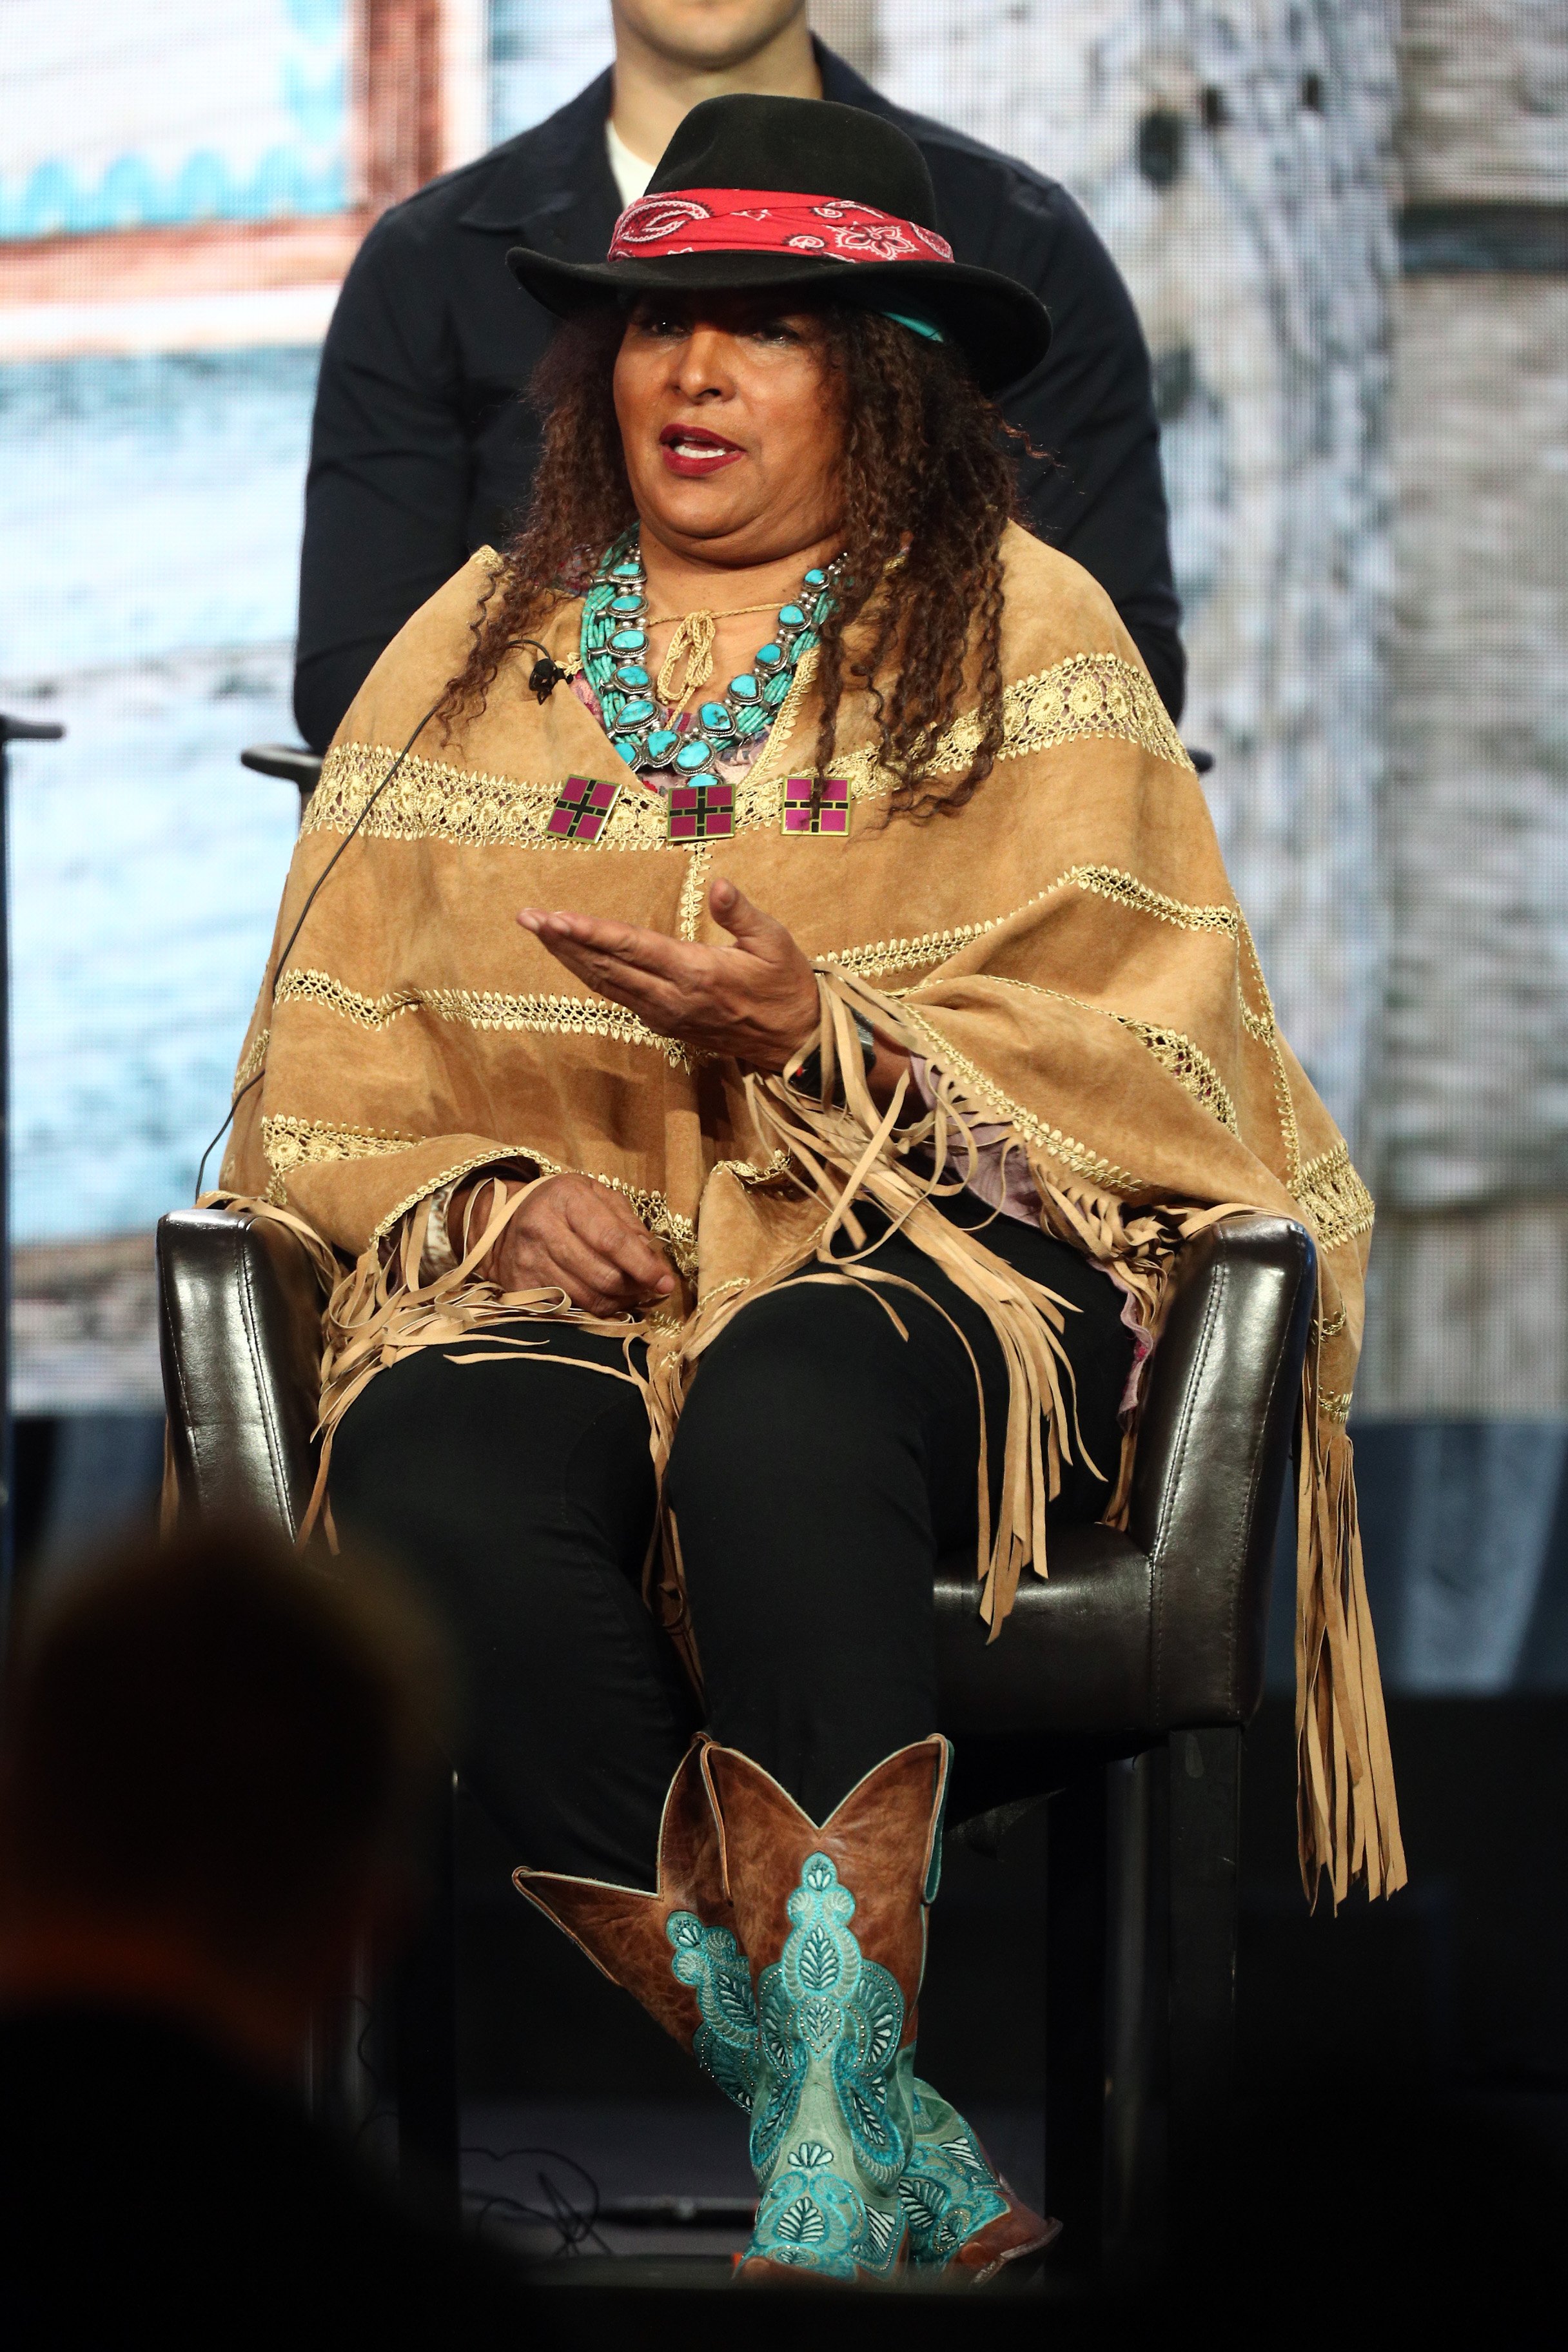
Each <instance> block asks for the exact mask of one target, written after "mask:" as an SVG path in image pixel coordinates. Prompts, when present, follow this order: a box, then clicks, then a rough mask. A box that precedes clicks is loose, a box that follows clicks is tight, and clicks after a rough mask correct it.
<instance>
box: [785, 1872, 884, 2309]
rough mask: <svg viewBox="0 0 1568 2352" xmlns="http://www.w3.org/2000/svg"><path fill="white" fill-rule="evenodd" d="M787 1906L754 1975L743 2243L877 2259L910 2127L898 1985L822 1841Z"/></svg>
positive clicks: (812, 2256) (808, 2264) (789, 2258)
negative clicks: (754, 2201)
mask: <svg viewBox="0 0 1568 2352" xmlns="http://www.w3.org/2000/svg"><path fill="white" fill-rule="evenodd" d="M785 1909H786V1911H787V1913H788V1916H789V1918H790V1921H791V1932H790V1934H789V1936H788V1937H787V1939H786V1940H785V1943H784V1950H783V1952H782V1953H781V1954H780V1956H779V1958H778V1959H777V1960H776V1961H775V1962H774V1963H773V1967H772V1968H770V1969H764V1971H763V1978H762V1981H761V1983H760V1984H759V1986H758V1988H757V1995H758V1998H757V2011H758V2028H759V2031H758V2043H757V2076H756V2097H755V2100H754V2102H753V2105H752V2164H753V2165H754V2166H755V2168H756V2172H757V2178H758V2180H759V2181H760V2182H761V2183H763V2197H762V2202H761V2204H760V2205H759V2207H758V2209H757V2226H756V2231H755V2233H754V2235H753V2237H752V2242H751V2245H750V2246H749V2247H748V2248H747V2254H748V2256H758V2255H760V2256H763V2257H765V2258H766V2259H767V2260H768V2261H770V2262H779V2263H795V2264H798V2265H800V2266H802V2267H804V2268H809V2269H811V2270H813V2271H816V2272H818V2273H822V2274H824V2275H826V2276H828V2277H833V2278H852V2277H853V2276H854V2275H855V2272H856V2270H857V2268H860V2269H864V2270H868V2271H872V2272H878V2273H882V2272H887V2271H889V2270H891V2269H892V2267H893V2265H894V2264H895V2263H896V2262H897V2260H898V2258H899V2255H900V2252H901V2250H902V2246H903V2242H904V2236H905V2224H904V2217H903V2212H902V2210H901V2208H900V2201H899V2197H898V2184H899V2179H900V2174H901V2173H902V2172H903V2169H904V2167H905V2164H906V2162H907V2161H908V2158H909V2153H910V2139H911V2126H910V2100H909V2091H908V2086H907V2081H906V2076H907V2073H908V2069H907V2067H900V2063H899V2042H900V2036H901V2035H902V2032H903V2025H904V2000H903V1995H902V1993H901V1992H900V1990H899V1985H898V1979H896V1978H895V1977H893V1976H891V1975H889V1972H888V1970H887V1969H884V1968H879V1966H878V1965H877V1963H876V1962H875V1961H874V1960H868V1959H867V1958H865V1956H864V1955H863V1953H862V1952H861V1949H860V1947H859V1945H858V1943H857V1942H856V1940H855V1937H854V1936H853V1935H852V1934H851V1933H850V1930H849V1922H850V1920H851V1919H852V1918H853V1917H854V1916H855V1897H854V1896H853V1895H851V1894H850V1892H849V1890H848V1888H847V1886H841V1885H839V1882H838V1873H837V1870H836V1869H835V1868H834V1865H833V1864H832V1862H831V1861H830V1860H829V1859H828V1857H827V1855H826V1854H825V1853H814V1854H810V1855H808V1856H807V1858H806V1860H805V1864H804V1866H803V1868H802V1870H801V1874H800V1884H799V1885H798V1886H797V1887H796V1888H795V1892H794V1894H792V1895H790V1897H789V1900H788V1902H787V1904H786V1905H785ZM797 2133H799V2134H800V2137H798V2138H795V2135H796V2134H797ZM786 2140H793V2141H794V2145H793V2146H792V2147H790V2148H789V2149H788V2152H787V2153H782V2151H783V2150H784V2144H785V2142H786ZM770 2176H771V2177H770Z"/></svg>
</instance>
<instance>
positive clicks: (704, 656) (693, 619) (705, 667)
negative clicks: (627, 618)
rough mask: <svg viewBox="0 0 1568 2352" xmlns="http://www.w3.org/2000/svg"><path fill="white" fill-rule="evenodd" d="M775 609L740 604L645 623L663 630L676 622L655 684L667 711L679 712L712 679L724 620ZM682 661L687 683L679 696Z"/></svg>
mask: <svg viewBox="0 0 1568 2352" xmlns="http://www.w3.org/2000/svg"><path fill="white" fill-rule="evenodd" d="M776 610H777V607H776V606H775V605H773V604H737V605H736V606H735V608H734V610H733V611H732V612H729V613H706V612H697V613H682V614H679V615H677V614H673V613H667V614H665V615H664V617H663V619H662V620H658V621H648V622H646V623H645V624H644V626H645V627H647V628H649V629H662V628H664V627H666V626H667V625H668V623H669V622H670V621H672V620H673V621H674V622H675V635H674V636H672V637H671V639H670V641H669V651H668V653H667V654H666V656H665V657H664V659H663V661H662V662H661V663H660V664H659V671H658V679H657V680H656V682H655V685H654V692H655V694H656V695H657V696H658V699H659V701H660V702H662V703H663V705H664V707H665V709H667V710H678V709H679V708H680V706H681V704H682V703H683V702H686V701H688V700H689V698H690V697H691V696H692V695H694V694H695V693H696V692H697V690H698V688H699V687H703V686H706V685H707V683H708V681H709V679H710V677H712V675H713V640H714V638H715V636H716V635H718V628H719V623H720V622H721V621H738V620H739V619H740V617H741V615H742V614H743V613H772V612H774V611H776ZM683 662H684V664H685V666H686V681H685V684H684V685H683V686H681V688H680V690H679V693H677V691H676V681H677V677H678V674H679V669H680V666H681V664H682V663H683Z"/></svg>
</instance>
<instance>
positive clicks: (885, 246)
mask: <svg viewBox="0 0 1568 2352" xmlns="http://www.w3.org/2000/svg"><path fill="white" fill-rule="evenodd" d="M742 252H745V253H803V254H810V255H813V256H815V257H818V258H820V259H821V260H824V261H951V260H952V246H951V245H949V243H948V241H947V239H946V237H944V236H938V235H937V233H936V231H935V229H933V228H922V227H921V225H920V223H919V221H909V220H900V218H899V217H898V215H897V214H896V213H884V212H879V210H878V208H877V206H876V205H858V204H854V203H852V202H851V201H850V200H849V198H848V197H847V196H802V195H780V194H778V192H777V191H776V190H774V189H768V188H679V189H677V190H674V191H673V192H672V193H671V194H668V195H666V196H639V197H638V198H637V202H636V203H635V204H631V205H627V206H626V210H625V212H624V213H623V214H622V215H621V216H620V218H619V220H618V221H617V222H616V233H615V236H613V237H612V239H611V241H610V259H611V260H612V261H632V260H652V259H656V258H663V257H667V256H668V255H670V254H672V253H742Z"/></svg>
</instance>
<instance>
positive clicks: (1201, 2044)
mask: <svg viewBox="0 0 1568 2352" xmlns="http://www.w3.org/2000/svg"><path fill="white" fill-rule="evenodd" d="M240 757H241V759H242V761H244V763H245V765H246V766H247V768H251V769H254V770H255V771H256V772H258V773H259V774H262V775H269V776H276V777H278V778H279V780H280V781H282V782H289V783H291V784H293V785H294V786H295V787H296V788H297V790H298V792H299V793H300V808H301V811H302V810H303V808H304V804H305V803H306V802H307V801H308V800H309V798H310V793H311V792H312V791H313V790H314V788H315V785H316V782H317V780H318V778H319V776H320V773H321V759H320V756H319V755H318V754H317V753H315V752H313V751H307V750H306V749H305V748H304V746H303V745H300V744H284V743H263V744H257V745H253V746H252V747H251V748H250V749H249V750H247V751H243V752H242V753H241V754H240ZM1193 758H1194V762H1195V763H1196V764H1197V766H1198V768H1199V770H1200V772H1203V771H1204V770H1205V769H1207V768H1210V767H1212V766H1213V764H1214V762H1213V759H1212V757H1211V755H1210V754H1209V753H1208V752H1206V751H1194V754H1193ZM1316 1265H1317V1262H1316V1255H1315V1251H1314V1246H1313V1243H1312V1239H1311V1236H1310V1234H1308V1233H1307V1232H1306V1230H1305V1228H1304V1227H1302V1226H1300V1225H1298V1224H1293V1223H1289V1222H1288V1221H1287V1220H1285V1219H1283V1218H1276V1217H1262V1216H1247V1217H1231V1218H1227V1219H1226V1221H1225V1222H1224V1223H1222V1224H1219V1225H1217V1226H1215V1227H1214V1228H1213V1229H1212V1230H1211V1231H1210V1232H1209V1233H1207V1234H1204V1235H1203V1236H1202V1237H1201V1239H1199V1240H1198V1241H1196V1242H1194V1244H1192V1245H1191V1246H1190V1247H1189V1248H1188V1249H1187V1250H1186V1251H1185V1253H1184V1256H1183V1259H1182V1262H1181V1265H1180V1268H1179V1271H1178V1275H1177V1279H1176V1288H1175V1295H1174V1297H1173V1301H1172V1305H1171V1309H1170V1315H1169V1318H1168V1321H1167V1324H1166V1328H1165V1331H1164V1333H1163V1337H1162V1339H1161V1342H1160V1345H1159V1348H1158V1349H1157V1350H1156V1351H1155V1355H1154V1358H1153V1360H1152V1364H1151V1366H1150V1374H1149V1389H1148V1395H1147V1398H1146V1400H1145V1405H1144V1413H1143V1422H1142V1435H1141V1438H1140V1443H1139V1449H1138V1460H1137V1467H1136V1472H1135V1475H1134V1479H1133V1486H1132V1499H1131V1514H1130V1517H1129V1521H1128V1528H1127V1532H1126V1533H1125V1534H1124V1535H1122V1534H1118V1533H1115V1532H1113V1531H1112V1530H1111V1529H1110V1528H1078V1529H1073V1530H1070V1531H1068V1532H1066V1533H1064V1534H1061V1535H1058V1536H1056V1537H1055V1538H1053V1540H1052V1544H1051V1554H1050V1574H1049V1577H1048V1579H1047V1580H1045V1581H1044V1582H1042V1581H1041V1580H1039V1579H1038V1578H1037V1577H1033V1576H1026V1578H1025V1579H1024V1581H1023V1583H1022V1586H1021V1587H1020V1590H1019V1593H1018V1598H1017V1602H1016V1607H1015V1609H1014V1612H1013V1615H1012V1618H1011V1619H1010V1621H1009V1622H1008V1624H1007V1627H1006V1629H1005V1633H1004V1634H1003V1636H1002V1638H1001V1640H1000V1641H998V1642H996V1643H987V1642H986V1640H985V1638H984V1627H983V1626H982V1625H981V1623H980V1621H979V1619H978V1617H977V1615H976V1613H975V1584H974V1563H973V1557H972V1556H969V1555H965V1556H964V1557H963V1558H961V1559H950V1560H944V1561H943V1562H942V1564H941V1566H940V1569H939V1571H938V1579H937V1627H938V1642H939V1645H940V1647H939V1658H938V1666H939V1676H940V1685H939V1686H940V1692H941V1707H942V1729H943V1730H944V1731H946V1732H948V1733H949V1734H950V1735H951V1736H952V1738H953V1739H954V1740H955V1742H956V1743H957V1745H958V1752H959V1774H958V1777H957V1778H956V1780H955V1784H954V1797H955V1800H956V1805H955V1813H962V1812H964V1811H967V1813H968V1816H969V1818H968V1819H967V1820H961V1821H960V1822H959V1825H958V1829H957V1832H956V1834H957V1835H959V1836H960V1837H963V1838H965V1839H966V1840H967V1842H968V1843H969V1844H970V1845H972V1846H973V1847H974V1848H975V1849H977V1850H978V1851H980V1852H992V1853H994V1851H995V1850H996V1845H997V1843H998V1841H999V1840H1000V1838H1001V1837H1002V1836H1003V1835H1004V1834H1005V1831H1006V1829H1007V1827H1008V1826H1009V1824H1010V1823H1011V1822H1013V1821H1014V1820H1016V1818H1017V1817H1018V1816H1019V1815H1020V1814H1021V1813H1023V1812H1026V1811H1028V1810H1030V1809H1031V1806H1032V1804H1033V1803H1034V1802H1036V1801H1038V1800H1039V1798H1040V1797H1041V1796H1042V1795H1044V1794H1046V1793H1047V1792H1048V1793H1049V1795H1050V1798H1051V1811H1050V1843H1049V1864H1048V1887H1047V1939H1046V1940H1047V1949H1046V1966H1045V1972H1044V1973H1045V1979H1046V1982H1045V1998H1046V2009H1047V2116H1046V2197H1047V2205H1048V2207H1049V2210H1052V2211H1053V2212H1055V2213H1058V2214H1059V2215H1060V2216H1061V2217H1062V2219H1063V2220H1064V2221H1066V2222H1067V2223H1068V2230H1069V2232H1070V2234H1069V2235H1068V2237H1067V2238H1066V2239H1065V2241H1064V2249H1065V2250H1066V2251H1067V2252H1068V2259H1069V2260H1072V2259H1075V2258H1076V2260H1077V2261H1078V2263H1079V2265H1080V2266H1082V2267H1086V2268H1090V2269H1092V2270H1094V2271H1096V2272H1099V2271H1100V2270H1101V2269H1102V2268H1103V2269H1104V2270H1106V2271H1108V2272H1110V2273H1112V2274H1114V2275H1116V2276H1119V2277H1120V2278H1121V2280H1122V2281H1123V2282H1124V2283H1131V2282H1133V2281H1135V2279H1136V2277H1137V2275H1138V2274H1139V2273H1142V2272H1143V2271H1145V2270H1146V2268H1147V2266H1148V2263H1149V2262H1150V2260H1151V2259H1152V2254H1153V2252H1155V2251H1156V2250H1157V2248H1158V2245H1159V2243H1160V2242H1161V2241H1162V2239H1163V2238H1164V2237H1165V2235H1166V2234H1167V2232H1168V2231H1174V2232H1179V2233H1184V2234H1185V2235H1187V2236H1189V2237H1191V2236H1194V2235H1199V2236H1201V2235H1211V2236H1212V2234H1213V2231H1214V2226H1215V2196H1214V2190H1215V2183H1216V2181H1218V2180H1219V2179H1222V2178H1223V2175H1224V2171H1225V2162H1224V2158H1225V2149H1226V2138H1227V2126H1228V2120H1229V2112H1230V2105H1231V2098H1232V2081H1233V2065H1234V2041H1235V2014H1236V1925H1237V1922H1236V1897H1237V1849H1238V1845H1239V1838H1240V1801H1241V1740H1242V1733H1243V1731H1244V1729H1245V1727H1246V1726H1247V1723H1248V1722H1249V1721H1250V1719H1251V1717H1252V1716H1253V1715H1254V1713H1255V1712H1256V1711H1257V1707H1258V1701H1259V1699H1260V1698H1261V1696H1262V1694H1263V1664H1264V1644H1265V1638H1266V1634H1267V1631H1268V1591H1269V1584H1270V1570H1271V1566H1272V1559H1273V1549H1274V1537H1275V1528H1276V1525H1277V1522H1278V1519H1279V1503H1280V1496H1281V1492H1282V1489H1283V1485H1284V1477H1285V1466H1286V1463H1287V1460H1288V1459H1289V1447H1290V1440H1291V1434H1292V1431H1293V1428H1294V1423H1295V1412H1296V1401H1297V1397H1298V1394H1299V1389H1300V1374H1301V1361H1302V1357H1303V1355H1304V1353H1305V1349H1306V1345H1307V1335H1308V1327H1309V1325H1310V1319H1311V1312H1312V1301H1313V1296H1314V1291H1315V1277H1316ZM158 1276H159V1285H160V1318H161V1333H162V1345H163V1384H164V1391H165V1395H166V1398H167V1401H168V1409H169V1423H170V1433H171V1441H172V1445H173V1452H174V1466H175V1470H176V1474H177V1475H178V1479H179V1486H180V1494H181V1498H182V1504H183V1506H184V1507H187V1508H190V1509H195V1510H216V1509H221V1510H233V1509H241V1510H250V1511H256V1512H258V1513H260V1514H261V1515H262V1516H263V1517H266V1518H268V1519H270V1520H271V1521H273V1523H274V1524H276V1525H277V1526H278V1527H279V1528H282V1529H283V1531H284V1532H285V1533H287V1534H288V1535H289V1536H290V1537H293V1536H295V1535H297V1534H298V1531H299V1527H300V1518H301V1517H302V1515H303V1512H304V1508H305V1504H306V1501H307V1499H308V1497H309V1495H310V1487H311V1485H312V1483H313V1481H314V1477H315V1461H314V1453H313V1446H312V1442H311V1428H312V1424H313V1422H314V1418H315V1392H316V1391H315V1383H316V1366H317V1360H318V1351H319V1340H318V1328H317V1323H318V1316H319V1311H320V1303H321V1302H320V1298H319V1296H318V1293H317V1289H316V1284H315V1278H314V1276H313V1275H312V1273H311V1271H310V1265H309V1263H308V1261H307V1260H306V1258H305V1255H304V1253H303V1251H302V1250H300V1248H299V1247H298V1245H297V1244H295V1243H294V1242H292V1241H291V1240H290V1239H289V1236H288V1235H287V1234H284V1233H283V1232H282V1231H281V1230H280V1229H279V1228H278V1227H277V1226H274V1225H269V1224H268V1223H263V1222H258V1221H257V1220H254V1219H251V1218H247V1217H244V1216H230V1215H227V1214H225V1213H221V1212H216V1211H210V1210H200V1209H192V1210H186V1211H184V1212H183V1213H180V1214H178V1215H176V1216H172V1217H165V1218H164V1219H163V1223H162V1224H161V1225H160V1227H159V1229H158ZM437 1886H438V1894H439V1896H440V1899H439V1900H438V1901H437V1905H436V1906H435V1910H434V1913H433V1916H432V1918H431V1920H430V1922H429V1924H428V1926H427V1927H426V1933H425V1935H424V1936H423V1937H422V1938H421V1940H420V1942H419V1944H418V1945H417V1946H416V1948H415V1950H414V1952H413V1953H412V1954H411V1955H410V1957H409V1959H408V1960H407V1962H406V1963H405V1967H404V1969H403V1971H402V1974H401V1977H400V1979H399V1982H398V1985H397V1988H396V1996H395V2018H394V2032H395V2045H396V2072H397V2078H398V2085H399V2099H398V2105H399V2117H398V2122H399V2148H400V2155H401V2157H402V2159H403V2161H404V2163H405V2168H407V2169H408V2170H409V2171H410V2172H411V2173H412V2174H413V2175H414V2176H416V2177H417V2178H421V2179H423V2181H424V2183H425V2185H426V2188H427V2189H428V2188H429V2187H430V2186H431V2185H432V2184H434V2186H435V2188H436V2190H437V2195H438V2196H439V2198H440V2199H441V2200H442V2201H444V2202H445V2203H446V2204H447V2206H448V2208H451V2207H455V2206H456V2203H457V2201H458V2080H457V2052H456V2014H457V1936H456V1895H455V1883H454V1864H453V1854H452V1844H451V1839H450V1836H449V1835H448V1836H447V1838H446V1839H445V1841H444V1844H443V1851H442V1853H441V1855H440V1857H439V1865H438V1873H437Z"/></svg>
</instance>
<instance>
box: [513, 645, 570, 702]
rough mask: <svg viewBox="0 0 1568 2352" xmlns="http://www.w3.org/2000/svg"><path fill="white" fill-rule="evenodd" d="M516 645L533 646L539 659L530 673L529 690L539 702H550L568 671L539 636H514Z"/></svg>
mask: <svg viewBox="0 0 1568 2352" xmlns="http://www.w3.org/2000/svg"><path fill="white" fill-rule="evenodd" d="M512 643H513V644H514V645H519V646H532V647H533V649H534V651H535V653H536V654H537V655H538V656H539V659H538V660H537V661H536V662H535V663H534V665H533V667H532V668H531V670H530V671H529V673H528V690H529V692H530V693H531V695H532V696H533V698H534V699H535V700H536V701H538V702H548V701H549V699H550V698H551V696H552V694H553V693H554V691H555V689H556V688H557V687H558V686H559V685H560V683H561V681H562V679H563V677H565V675H566V672H565V671H564V670H563V669H562V668H561V667H560V666H559V664H558V663H557V662H556V661H555V660H554V658H553V656H552V655H550V654H548V653H547V652H546V651H545V649H544V647H543V646H542V645H541V644H540V642H539V639H538V638H537V637H514V638H513V640H512Z"/></svg>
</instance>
